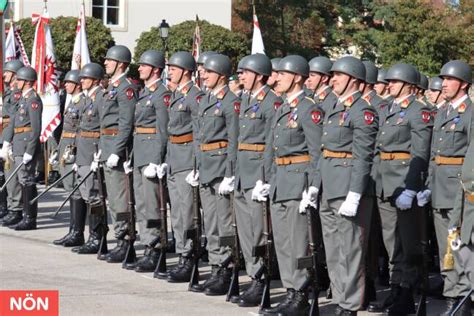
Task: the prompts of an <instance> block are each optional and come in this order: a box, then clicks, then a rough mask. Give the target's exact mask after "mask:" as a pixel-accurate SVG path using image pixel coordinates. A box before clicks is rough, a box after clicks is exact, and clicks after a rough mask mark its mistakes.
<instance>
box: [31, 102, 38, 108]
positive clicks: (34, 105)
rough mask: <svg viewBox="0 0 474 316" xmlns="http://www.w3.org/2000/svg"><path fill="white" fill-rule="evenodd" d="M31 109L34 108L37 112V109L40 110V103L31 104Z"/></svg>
mask: <svg viewBox="0 0 474 316" xmlns="http://www.w3.org/2000/svg"><path fill="white" fill-rule="evenodd" d="M31 108H32V109H33V110H37V109H38V108H39V104H38V102H31Z"/></svg>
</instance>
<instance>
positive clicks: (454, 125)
mask: <svg viewBox="0 0 474 316" xmlns="http://www.w3.org/2000/svg"><path fill="white" fill-rule="evenodd" d="M455 128H456V123H453V124H451V126H450V127H449V129H450V130H452V131H453V130H454V129H455Z"/></svg>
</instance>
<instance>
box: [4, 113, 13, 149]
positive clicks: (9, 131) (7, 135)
mask: <svg viewBox="0 0 474 316" xmlns="http://www.w3.org/2000/svg"><path fill="white" fill-rule="evenodd" d="M14 125H15V114H12V115H10V124H8V126H7V128H5V129H4V130H3V132H2V133H3V135H2V138H3V141H4V142H9V143H10V144H11V142H12V140H13V131H14V128H15V126H14Z"/></svg>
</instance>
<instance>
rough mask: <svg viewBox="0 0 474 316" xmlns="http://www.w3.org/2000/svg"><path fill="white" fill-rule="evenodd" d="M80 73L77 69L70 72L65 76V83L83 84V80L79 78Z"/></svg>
mask: <svg viewBox="0 0 474 316" xmlns="http://www.w3.org/2000/svg"><path fill="white" fill-rule="evenodd" d="M79 73H80V71H79V70H77V69H74V70H69V71H68V72H67V73H66V75H65V76H64V81H69V82H74V83H76V84H79V83H80V82H81V78H79Z"/></svg>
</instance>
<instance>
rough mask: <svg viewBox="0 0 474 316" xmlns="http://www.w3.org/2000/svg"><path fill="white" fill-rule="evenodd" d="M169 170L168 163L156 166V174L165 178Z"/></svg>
mask: <svg viewBox="0 0 474 316" xmlns="http://www.w3.org/2000/svg"><path fill="white" fill-rule="evenodd" d="M167 171H168V165H167V164H166V163H162V164H160V165H158V167H157V168H156V175H157V176H158V178H160V179H163V177H164V176H165V174H166V172H167Z"/></svg>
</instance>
